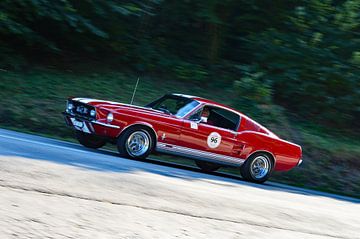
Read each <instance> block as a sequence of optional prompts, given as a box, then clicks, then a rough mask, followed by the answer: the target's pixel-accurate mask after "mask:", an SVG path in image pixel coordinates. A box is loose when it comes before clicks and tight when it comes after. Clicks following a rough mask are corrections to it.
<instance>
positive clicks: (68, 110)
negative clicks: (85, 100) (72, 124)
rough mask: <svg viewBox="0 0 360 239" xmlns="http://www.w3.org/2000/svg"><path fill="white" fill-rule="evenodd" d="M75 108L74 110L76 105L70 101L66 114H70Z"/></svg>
mask: <svg viewBox="0 0 360 239" xmlns="http://www.w3.org/2000/svg"><path fill="white" fill-rule="evenodd" d="M73 108H74V105H73V104H72V103H71V102H69V101H68V102H67V106H66V112H68V113H70V112H71V111H72V109H73Z"/></svg>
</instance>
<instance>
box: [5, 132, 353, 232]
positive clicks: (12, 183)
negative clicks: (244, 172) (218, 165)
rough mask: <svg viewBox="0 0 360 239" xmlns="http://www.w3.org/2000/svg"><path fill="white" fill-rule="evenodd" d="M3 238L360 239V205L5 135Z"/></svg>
mask: <svg viewBox="0 0 360 239" xmlns="http://www.w3.org/2000/svg"><path fill="white" fill-rule="evenodd" d="M0 195H1V196H0V238H77V239H78V238H126V239H138V238H161V239H164V238H165V239H167V238H206V239H209V238H216V239H218V238H232V239H235V238H249V239H251V238H267V239H269V238H270V239H271V238H274V239H275V238H276V239H280V238H284V239H285V238H286V239H289V238H349V239H350V238H351V239H354V238H360V200H358V199H353V198H348V197H341V196H336V195H332V194H326V193H320V192H315V191H311V190H304V189H300V188H295V187H287V186H285V185H280V184H274V183H268V184H265V185H255V184H251V183H247V182H244V181H241V180H238V179H234V178H229V177H222V176H217V175H209V174H203V173H201V172H197V171H196V170H191V169H184V168H177V167H169V166H166V165H160V164H159V163H156V162H155V163H154V162H152V163H151V162H146V161H145V162H141V161H135V160H128V159H123V158H120V157H118V156H117V155H116V154H115V153H112V152H108V151H95V150H88V149H85V148H83V147H81V146H79V145H76V144H72V143H67V142H62V141H57V140H52V139H47V138H43V137H39V136H34V135H29V134H23V133H18V132H14V131H8V130H2V129H0Z"/></svg>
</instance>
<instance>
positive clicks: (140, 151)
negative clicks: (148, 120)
mask: <svg viewBox="0 0 360 239" xmlns="http://www.w3.org/2000/svg"><path fill="white" fill-rule="evenodd" d="M153 138H154V137H152V136H151V134H150V132H149V131H148V130H147V129H145V128H143V127H132V128H129V129H127V130H126V131H125V132H124V133H123V134H122V135H121V136H120V138H119V139H118V142H117V147H118V150H119V153H120V155H121V156H123V157H130V158H138V159H145V158H146V157H147V156H148V155H149V154H150V153H151V151H152V149H153V146H154V139H153Z"/></svg>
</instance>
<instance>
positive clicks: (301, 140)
mask: <svg viewBox="0 0 360 239" xmlns="http://www.w3.org/2000/svg"><path fill="white" fill-rule="evenodd" d="M136 80H137V76H136V75H134V74H131V73H119V72H107V71H102V72H101V71H99V72H96V73H76V72H71V71H67V72H59V71H54V70H45V69H37V70H32V71H30V72H26V73H24V72H10V71H2V72H0V99H1V100H0V127H4V128H11V129H15V130H18V131H23V132H29V133H35V134H40V135H44V136H50V137H53V138H57V139H65V140H68V141H72V142H74V138H73V133H72V131H71V130H70V129H69V128H67V127H65V124H64V122H63V118H62V115H61V114H60V113H61V112H62V111H63V110H64V107H65V100H66V99H67V98H68V97H71V96H76V97H90V98H100V99H108V100H112V101H119V102H125V103H128V102H129V101H130V99H131V95H132V92H133V88H134V85H135V83H136ZM169 92H179V93H184V94H193V95H199V96H202V97H206V98H210V99H213V100H216V101H219V102H221V103H224V104H229V105H236V104H234V100H236V99H233V98H232V97H229V96H232V95H234V94H233V93H234V92H233V91H232V87H231V85H228V86H226V85H225V86H224V85H223V86H222V88H221V90H219V87H218V86H217V85H215V84H212V83H211V82H207V83H202V84H194V83H190V82H178V81H175V80H172V79H164V78H156V77H142V78H141V79H140V84H139V87H138V90H137V94H136V97H135V104H138V105H144V104H146V103H148V102H150V101H152V100H153V99H156V98H158V97H159V96H161V95H163V94H165V93H169ZM268 108H269V106H266V110H269V109H268ZM240 110H241V109H240ZM269 112H270V113H269V114H267V116H266V118H264V117H260V116H256V117H255V119H256V120H258V121H259V122H262V123H264V122H265V123H264V124H265V126H267V127H268V128H270V129H271V130H273V131H274V132H275V133H277V134H279V135H280V136H281V137H284V138H285V139H289V140H291V141H293V142H296V143H298V144H300V145H302V146H303V152H304V164H303V165H302V167H299V168H295V169H293V170H291V171H289V172H285V173H283V172H282V173H274V175H273V177H272V180H273V181H277V182H283V183H287V184H290V185H295V186H302V187H306V188H312V189H317V190H323V191H327V192H333V193H338V194H342V195H349V196H354V197H359V198H360V159H359V158H360V140H359V139H357V138H351V137H349V136H346V135H344V134H343V135H341V134H338V133H337V134H332V133H331V129H324V128H322V127H320V126H317V125H311V124H309V123H303V122H300V121H296V120H295V121H294V120H289V117H287V113H286V111H285V110H284V109H282V108H281V107H279V106H270V110H269ZM245 113H248V112H245ZM249 113H250V115H251V112H249ZM157 157H159V156H157ZM160 158H161V159H162V160H166V161H172V162H176V163H185V164H189V165H192V166H194V163H193V161H191V160H187V159H182V158H173V157H168V156H166V157H161V156H160ZM224 170H225V171H226V172H229V173H234V174H239V172H238V170H236V169H228V168H226V169H224Z"/></svg>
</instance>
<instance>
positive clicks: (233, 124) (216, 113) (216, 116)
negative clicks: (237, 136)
mask: <svg viewBox="0 0 360 239" xmlns="http://www.w3.org/2000/svg"><path fill="white" fill-rule="evenodd" d="M239 122H240V116H239V115H238V114H236V113H233V112H231V111H229V110H225V109H222V108H216V107H209V113H208V118H207V122H206V124H209V125H213V126H216V127H220V128H224V129H230V130H233V131H237V129H238V126H239Z"/></svg>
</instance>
